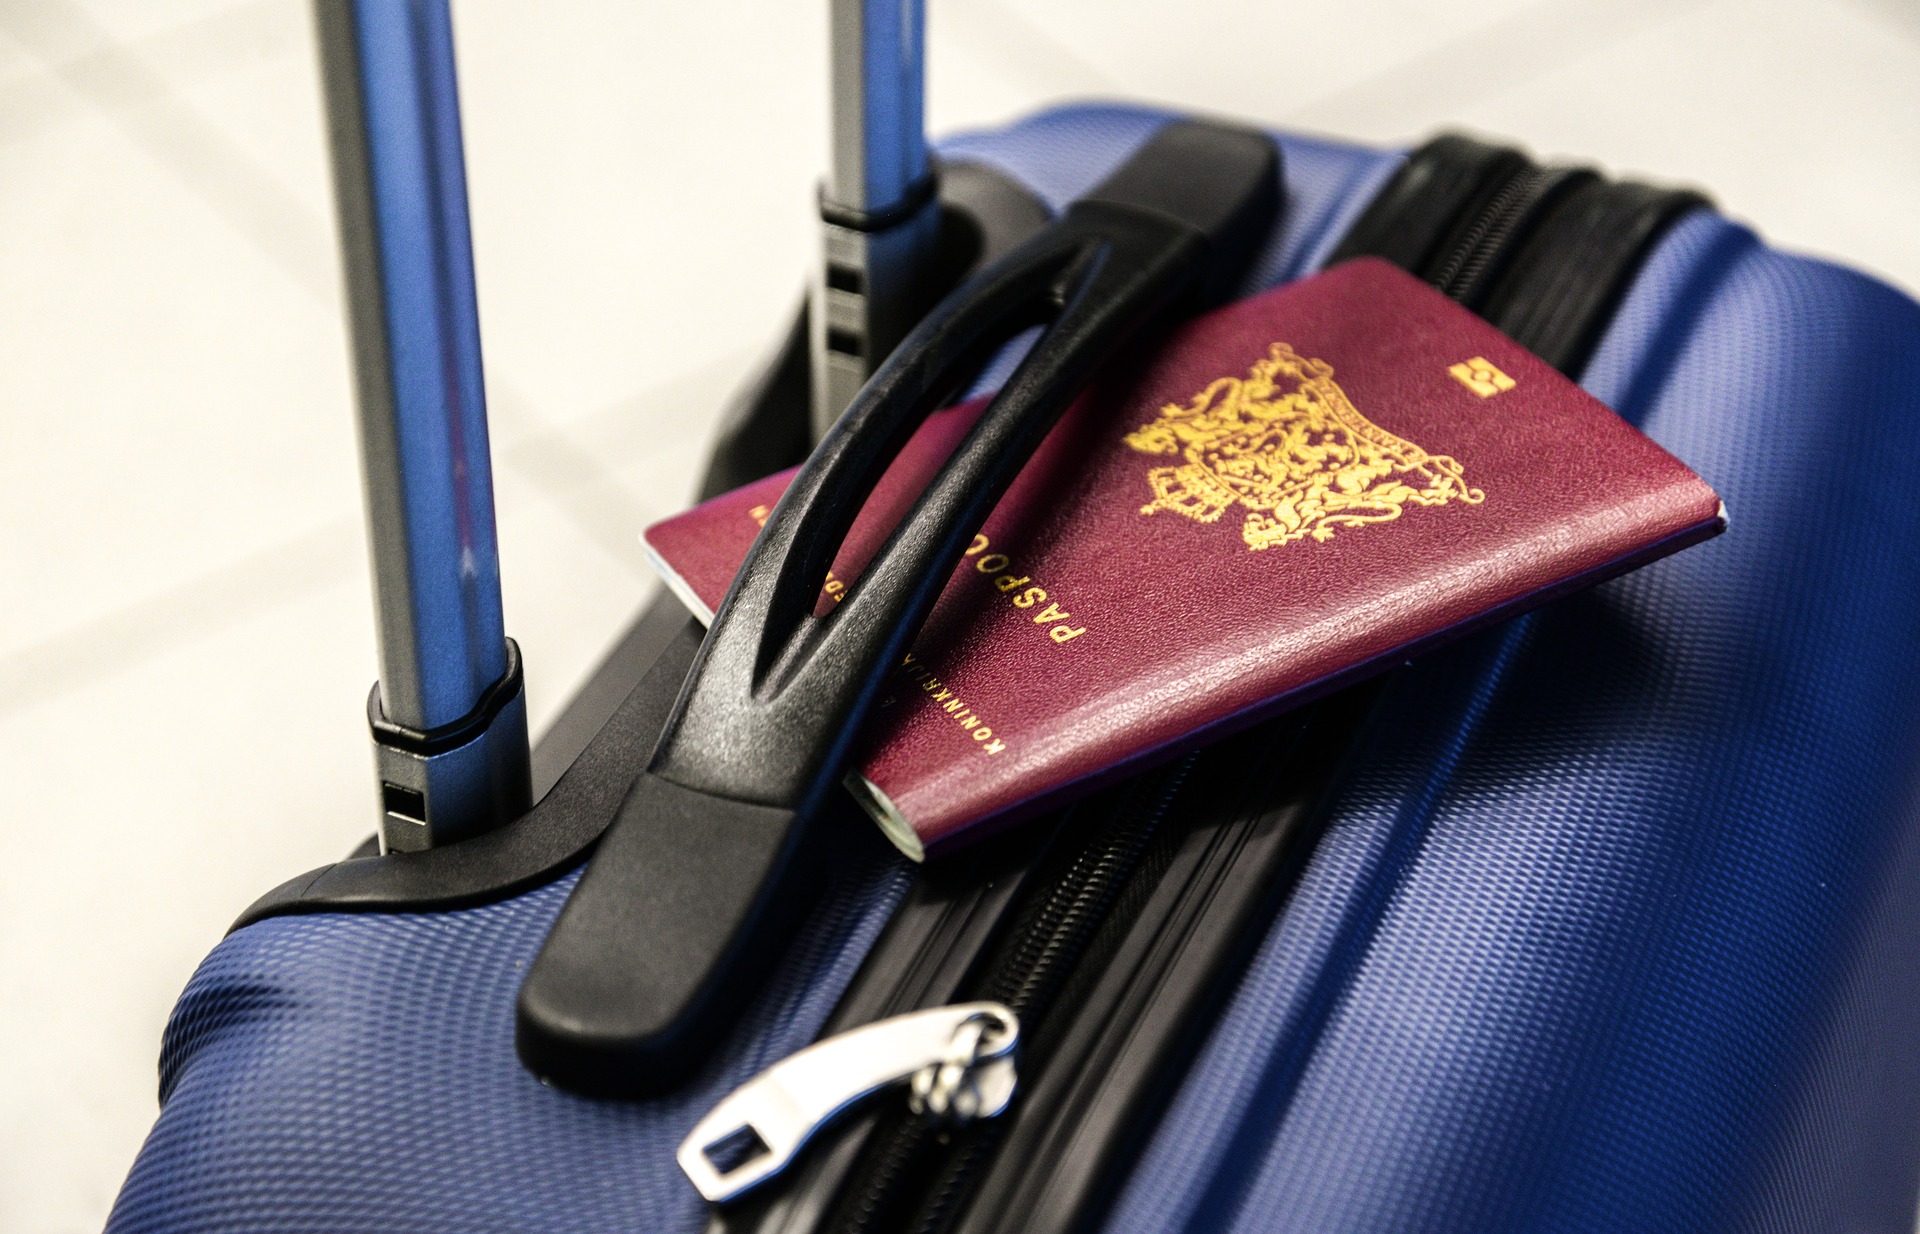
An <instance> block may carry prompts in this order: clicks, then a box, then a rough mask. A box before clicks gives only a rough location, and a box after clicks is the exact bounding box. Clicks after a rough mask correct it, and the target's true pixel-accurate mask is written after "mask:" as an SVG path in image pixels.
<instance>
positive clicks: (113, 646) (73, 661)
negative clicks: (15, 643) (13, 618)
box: [0, 518, 366, 716]
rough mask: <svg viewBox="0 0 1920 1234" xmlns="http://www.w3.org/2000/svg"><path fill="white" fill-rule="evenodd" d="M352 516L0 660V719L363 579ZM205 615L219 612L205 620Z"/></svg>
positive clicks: (363, 563)
mask: <svg viewBox="0 0 1920 1234" xmlns="http://www.w3.org/2000/svg"><path fill="white" fill-rule="evenodd" d="M361 535H362V533H361V530H360V527H359V524H358V520H354V519H344V518H340V519H334V520H333V521H331V522H328V523H326V524H323V525H322V526H320V527H318V528H316V529H314V530H312V531H308V532H304V533H302V534H300V535H297V536H293V537H291V538H289V539H286V540H282V541H280V542H279V543H277V544H273V545H270V546H268V547H267V548H264V549H261V550H259V551H257V552H254V553H252V554H249V555H248V556H246V557H244V558H242V559H241V560H239V561H237V562H234V563H232V564H231V565H227V566H224V567H221V568H219V569H216V570H213V571H210V572H208V573H205V574H200V575H197V576H195V577H194V578H191V579H187V580H186V581H184V582H181V583H177V584H175V585H174V586H172V587H169V588H167V589H166V590H165V591H162V592H160V593H159V594H157V595H149V596H148V597H146V598H145V599H142V600H139V601H136V602H134V603H132V604H128V605H124V606H122V607H121V608H118V609H115V610H113V611H111V612H108V613H106V614H103V615H101V616H97V617H93V618H90V619H86V620H83V621H81V622H78V623H76V624H74V625H71V626H69V627H68V628H67V629H65V630H63V631H61V632H60V633H58V634H54V635H51V636H49V637H47V638H44V639H41V640H40V641H38V642H36V643H31V644H29V645H27V646H25V647H22V648H19V649H17V650H15V651H11V652H8V653H6V654H5V655H0V716H7V715H11V714H12V713H14V712H17V711H21V710H24V709H25V708H27V707H30V706H32V705H34V704H37V703H40V702H44V701H45V700H47V699H49V698H53V697H55V696H57V695H60V694H63V693H66V692H68V691H70V690H73V689H76V688H79V687H81V686H84V685H87V684H89V683H91V682H94V681H98V680H100V679H101V678H103V677H106V676H109V675H111V674H113V673H116V672H120V671H123V670H125V669H128V668H132V667H135V666H137V665H139V664H143V663H145V662H146V661H148V660H150V659H152V658H153V657H155V656H158V655H161V654H164V653H165V652H167V651H170V650H172V649H173V648H175V647H179V646H182V645H184V644H186V643H190V642H192V641H193V640H195V639H198V638H206V637H212V636H216V635H218V634H219V633H221V632H222V631H224V630H226V629H228V628H230V627H231V626H232V625H234V624H235V623H236V622H238V621H240V620H242V619H243V618H247V617H251V616H255V615H257V614H259V613H261V612H263V611H266V610H268V609H271V608H273V607H275V606H277V605H281V604H284V603H287V602H288V601H290V600H293V599H295V598H297V597H299V596H302V595H306V594H309V593H312V592H315V591H318V590H321V589H322V588H325V587H330V586H333V585H334V584H336V583H340V582H344V581H345V580H347V579H350V578H353V577H355V576H356V575H364V574H365V573H366V559H365V555H364V548H363V545H362V542H361ZM209 612H218V613H219V614H221V620H220V621H218V622H209V621H207V620H206V615H207V613H209Z"/></svg>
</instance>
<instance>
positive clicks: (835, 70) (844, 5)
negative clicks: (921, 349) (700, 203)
mask: <svg viewBox="0 0 1920 1234" xmlns="http://www.w3.org/2000/svg"><path fill="white" fill-rule="evenodd" d="M828 12H829V17H830V23H831V29H832V63H831V66H830V67H831V69H832V81H833V95H832V98H833V162H832V166H831V167H830V168H829V170H828V173H827V177H826V180H825V182H824V183H822V184H821V186H820V222H821V250H822V252H821V259H822V269H821V270H820V272H819V275H818V276H817V277H816V278H815V280H814V284H813V289H812V294H813V307H812V311H811V313H810V316H809V323H810V326H811V330H812V337H811V340H810V343H811V348H812V361H811V369H812V378H813V435H814V437H815V439H816V440H817V439H818V438H820V437H823V436H825V435H826V432H827V429H828V428H830V427H831V426H832V425H833V422H834V421H835V420H837V419H839V418H840V413H841V412H843V411H845V410H846V408H847V405H848V404H849V403H851V402H853V396H854V395H855V394H857V393H859V392H860V387H862V386H864V385H865V384H866V383H867V378H869V377H871V376H872V375H873V374H874V372H875V371H876V370H877V369H878V368H879V367H880V364H881V362H882V361H884V360H885V359H886V358H887V356H888V354H889V353H891V352H892V351H893V349H894V347H895V346H897V345H898V344H899V342H900V340H901V339H903V338H905V337H906V335H907V331H909V330H911V329H912V328H913V325H914V323H915V322H917V321H919V320H920V317H921V316H922V315H923V314H924V313H925V312H926V311H927V310H928V309H929V308H931V307H933V301H934V300H935V299H936V298H937V297H936V295H935V293H936V291H937V284H938V273H939V271H938V263H939V257H940V220H941V215H940V199H939V198H940V194H939V176H938V172H937V171H936V169H935V168H934V166H933V164H932V161H931V160H930V159H929V157H928V154H927V138H926V125H925V119H924V116H925V111H926V107H925V97H926V44H927V34H926V0H831V4H830V6H829V9H828Z"/></svg>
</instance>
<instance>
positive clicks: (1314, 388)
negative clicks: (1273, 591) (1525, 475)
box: [1126, 343, 1487, 552]
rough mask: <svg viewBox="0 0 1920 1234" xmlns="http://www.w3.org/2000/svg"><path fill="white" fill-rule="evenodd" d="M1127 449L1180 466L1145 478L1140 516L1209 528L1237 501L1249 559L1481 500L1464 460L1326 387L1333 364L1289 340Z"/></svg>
mask: <svg viewBox="0 0 1920 1234" xmlns="http://www.w3.org/2000/svg"><path fill="white" fill-rule="evenodd" d="M1126 442H1127V444H1128V445H1129V446H1131V447H1133V448H1134V449H1135V450H1138V451H1140V452H1141V453H1142V454H1177V455H1179V456H1180V458H1181V459H1182V460H1183V461H1182V462H1181V463H1179V464H1178V465H1176V466H1172V467H1155V468H1154V469H1153V470H1152V471H1149V472H1148V473H1147V483H1148V484H1149V485H1151V486H1152V488H1153V500H1152V501H1150V502H1148V503H1147V504H1146V505H1144V506H1142V507H1140V513H1142V514H1152V513H1153V512H1154V511H1156V510H1171V511H1173V512H1174V513H1175V514H1182V515H1185V516H1186V517H1188V518H1190V519H1193V520H1194V521H1195V522H1199V523H1212V522H1217V521H1219V518H1220V516H1221V515H1222V514H1225V513H1226V512H1227V510H1228V509H1230V508H1231V507H1232V506H1233V505H1234V503H1236V502H1238V503H1239V504H1240V505H1243V506H1245V507H1246V508H1247V520H1246V522H1245V523H1244V524H1242V526H1241V528H1240V535H1241V537H1242V538H1243V539H1245V540H1246V542H1247V547H1248V548H1250V549H1253V550H1254V551H1256V552H1257V551H1259V550H1261V549H1269V548H1272V547H1273V546H1274V545H1276V544H1291V543H1293V542H1294V541H1296V540H1302V539H1305V538H1306V537H1308V536H1311V537H1313V538H1314V539H1315V540H1321V541H1324V540H1331V539H1332V538H1333V533H1334V529H1335V528H1337V527H1359V526H1363V525H1365V524H1367V523H1390V522H1392V521H1393V520H1394V519H1397V518H1399V517H1400V514H1401V511H1402V510H1403V509H1404V508H1405V506H1406V505H1407V503H1409V502H1412V503H1413V504H1415V505H1422V506H1444V505H1446V504H1447V503H1448V502H1450V501H1462V502H1465V503H1466V504H1468V505H1473V506H1477V505H1479V504H1480V503H1481V502H1482V501H1485V500H1486V496H1487V495H1486V494H1485V493H1484V492H1482V491H1481V490H1479V489H1477V488H1468V487H1467V484H1466V481H1465V480H1464V479H1463V478H1462V476H1461V470H1460V464H1458V463H1456V462H1454V461H1453V460H1452V459H1450V458H1448V457H1447V456H1446V455H1444V454H1428V453H1427V452H1426V451H1425V450H1422V449H1421V448H1420V447H1419V446H1416V445H1414V444H1413V443H1412V442H1410V441H1405V440H1403V439H1401V438H1399V437H1396V436H1394V435H1393V434H1392V433H1389V432H1387V431H1386V430H1385V429H1383V428H1381V427H1380V426H1379V425H1377V424H1374V423H1373V422H1372V421H1370V420H1368V419H1367V418H1366V417H1365V416H1363V415H1361V414H1360V412H1359V411H1358V410H1357V409H1356V408H1355V407H1354V405H1353V403H1352V402H1351V401H1349V400H1348V398H1347V396H1346V393H1345V391H1343V390H1341V389H1340V387H1339V386H1338V385H1336V384H1334V380H1333V366H1332V365H1330V364H1328V363H1327V362H1326V361H1324V360H1314V359H1309V358H1306V357H1303V356H1300V355H1298V354H1296V353H1295V352H1294V350H1293V348H1291V347H1289V346H1287V345H1286V344H1285V343H1275V344H1274V345H1273V346H1272V347H1271V348H1269V349H1268V354H1267V358H1266V359H1264V360H1261V361H1259V362H1257V363H1256V364H1255V365H1254V366H1253V369H1252V371H1251V372H1249V373H1248V374H1247V376H1246V377H1245V378H1244V379H1242V378H1238V377H1222V378H1221V379H1220V380H1218V381H1216V382H1214V383H1213V384H1212V385H1210V386H1208V387H1207V388H1206V389H1205V390H1202V391H1201V392H1200V393H1199V394H1196V395H1194V397H1193V399H1192V401H1190V402H1188V403H1187V404H1186V405H1185V406H1182V405H1180V404H1178V403H1168V404H1167V405H1166V406H1165V407H1162V408H1161V409H1160V414H1159V416H1158V417H1156V418H1155V419H1153V420H1152V421H1149V422H1148V423H1146V424H1143V425H1141V426H1140V427H1139V428H1138V429H1135V430H1134V431H1133V432H1131V433H1128V434H1127V437H1126Z"/></svg>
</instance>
